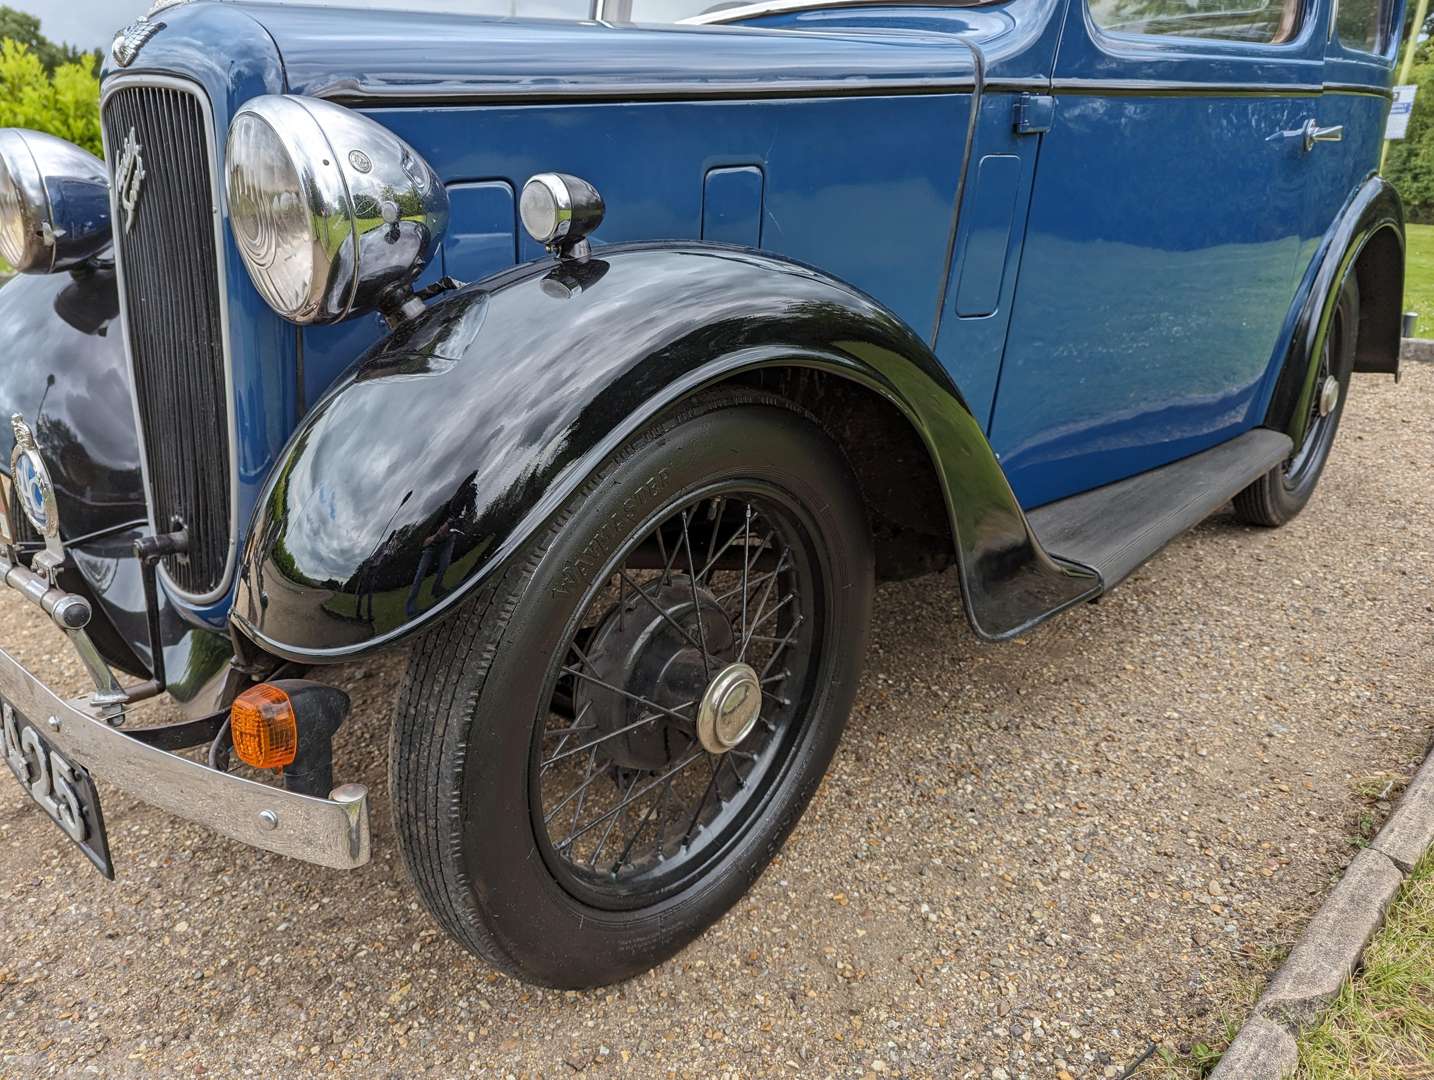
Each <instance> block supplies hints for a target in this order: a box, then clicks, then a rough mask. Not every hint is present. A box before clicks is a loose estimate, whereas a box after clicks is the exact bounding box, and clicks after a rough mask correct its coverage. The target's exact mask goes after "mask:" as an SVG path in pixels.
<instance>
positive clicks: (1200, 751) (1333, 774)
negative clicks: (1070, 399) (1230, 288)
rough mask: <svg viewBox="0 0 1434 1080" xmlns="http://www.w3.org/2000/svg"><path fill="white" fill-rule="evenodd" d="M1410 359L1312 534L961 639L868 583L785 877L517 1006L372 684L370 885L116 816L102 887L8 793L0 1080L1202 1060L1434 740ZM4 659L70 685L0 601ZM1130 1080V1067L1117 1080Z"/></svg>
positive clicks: (1358, 394) (1279, 537)
mask: <svg viewBox="0 0 1434 1080" xmlns="http://www.w3.org/2000/svg"><path fill="white" fill-rule="evenodd" d="M1431 415H1434V367H1429V366H1423V365H1419V366H1415V367H1414V368H1413V370H1410V371H1408V372H1407V374H1406V378H1405V380H1404V383H1403V384H1402V385H1400V386H1398V387H1395V386H1394V385H1392V384H1391V383H1390V382H1389V381H1388V380H1387V379H1383V378H1361V379H1359V380H1357V382H1356V384H1355V389H1354V397H1353V399H1352V401H1351V404H1350V407H1349V409H1348V411H1347V413H1346V416H1345V420H1344V429H1343V431H1342V433H1341V435H1340V439H1339V443H1338V445H1337V446H1336V449H1335V452H1334V457H1333V460H1332V462H1331V465H1330V468H1329V471H1328V472H1327V474H1326V477H1325V480H1324V483H1323V485H1322V487H1321V489H1320V492H1319V494H1318V495H1317V496H1316V498H1315V501H1314V503H1313V505H1312V506H1311V508H1310V509H1309V510H1308V511H1306V513H1305V514H1304V516H1302V517H1301V518H1300V519H1299V520H1298V521H1297V522H1295V523H1294V524H1293V525H1291V526H1289V527H1287V528H1285V529H1283V530H1281V531H1276V532H1264V531H1258V530H1252V529H1247V528H1244V527H1242V526H1239V525H1237V524H1235V523H1234V521H1233V518H1232V517H1231V516H1230V515H1229V514H1228V513H1222V514H1219V515H1217V516H1216V517H1214V518H1212V519H1211V520H1210V521H1208V522H1206V523H1205V524H1204V525H1203V526H1201V527H1200V528H1199V529H1197V530H1196V531H1195V532H1193V533H1192V534H1190V535H1188V536H1186V537H1184V538H1182V539H1180V540H1178V541H1177V542H1176V543H1174V544H1173V545H1171V547H1170V548H1169V549H1167V551H1166V552H1165V553H1164V554H1162V555H1161V556H1160V557H1158V558H1157V559H1156V560H1155V561H1154V562H1153V563H1151V564H1150V565H1148V566H1147V567H1145V568H1144V569H1142V570H1141V571H1139V572H1138V573H1137V574H1136V575H1135V577H1133V578H1132V579H1131V580H1130V581H1128V582H1127V583H1126V584H1125V585H1123V586H1122V587H1121V588H1120V589H1119V590H1117V591H1116V592H1115V593H1113V594H1112V595H1111V596H1110V597H1109V598H1107V599H1106V600H1104V601H1102V602H1100V603H1099V604H1096V605H1090V606H1086V607H1084V608H1082V609H1081V610H1079V611H1076V612H1074V613H1072V614H1069V615H1067V616H1065V617H1063V618H1061V619H1059V620H1057V621H1056V622H1055V623H1054V624H1052V625H1048V626H1046V627H1045V628H1043V629H1042V630H1039V631H1037V632H1036V633H1035V634H1034V635H1032V636H1031V637H1029V638H1027V639H1026V640H1024V641H1021V642H1018V643H1016V644H1014V645H1005V646H988V645H981V644H977V643H976V642H975V641H973V640H972V638H971V635H970V633H969V632H968V631H967V630H966V628H965V626H964V624H963V623H962V622H961V620H960V618H959V617H958V616H957V614H956V611H957V605H958V595H957V586H956V580H955V576H954V574H946V575H944V576H942V577H939V578H928V579H924V580H919V581H915V582H907V583H901V584H895V585H888V586H885V587H883V588H882V589H881V590H880V592H879V595H878V600H877V612H876V627H875V633H874V645H873V650H872V653H871V656H870V658H869V660H868V663H867V669H866V677H865V681H864V683H863V689H862V692H861V695H860V698H859V700H858V703H857V707H856V711H855V713H854V715H853V717H852V721H851V725H850V727H849V728H848V731H847V735H846V738H845V741H844V743H843V746H842V749H841V750H840V751H839V752H838V755H837V760H836V763H835V765H834V767H833V769H832V772H831V775H830V776H829V777H828V779H827V781H826V783H825V785H824V786H823V788H822V790H821V792H820V793H819V794H818V796H817V798H816V800H815V801H814V803H813V805H812V807H811V809H810V810H809V811H808V813H807V815H806V817H805V819H804V820H803V822H802V824H801V825H800V826H799V827H798V829H797V831H796V833H795V835H794V837H793V839H792V841H791V842H790V843H789V845H788V847H787V848H786V850H785V852H784V854H783V855H782V856H781V857H780V858H779V860H778V861H777V862H776V863H775V864H774V865H773V866H772V868H771V869H770V870H768V871H767V873H766V875H765V876H764V877H763V878H762V879H761V880H760V882H759V883H758V884H757V886H756V887H755V888H754V889H753V890H752V892H751V894H750V895H749V896H748V897H747V898H746V899H745V900H744V901H743V902H741V903H740V904H739V905H738V906H737V908H736V909H735V910H734V911H733V912H732V914H730V915H729V916H728V917H726V918H725V919H723V920H722V921H721V922H720V923H719V924H718V925H717V926H716V927H714V928H713V929H712V930H711V931H709V932H708V933H707V935H706V936H705V937H703V938H702V939H700V940H699V941H698V942H697V943H696V944H695V945H693V946H692V947H690V948H689V949H687V950H686V951H685V952H684V953H682V954H681V955H680V956H679V957H678V958H677V959H676V960H674V961H672V962H670V963H668V964H666V965H665V966H663V967H662V968H660V969H659V970H657V971H655V972H651V973H649V974H647V975H644V976H642V977H640V978H638V979H635V980H633V981H632V982H630V983H627V984H624V985H622V986H619V987H616V988H612V989H609V990H605V991H596V992H592V993H559V992H544V991H539V990H535V989H533V988H531V987H528V986H524V985H522V984H520V983H517V982H514V981H512V980H509V979H507V978H505V977H501V976H499V975H497V974H495V973H494V972H493V971H491V970H490V969H489V968H488V967H486V966H485V965H484V964H483V963H481V962H479V961H478V960H475V959H473V958H472V957H470V956H468V955H467V954H466V953H464V952H462V951H460V950H459V949H458V948H457V947H456V946H454V945H452V944H450V943H449V942H448V940H447V939H446V938H444V937H443V936H441V935H440V933H439V932H438V931H437V930H436V929H435V927H434V926H433V925H432V924H431V923H430V922H429V920H428V918H427V917H426V916H425V914H424V913H423V912H422V911H420V910H419V907H418V904H417V903H416V901H415V899H414V895H413V892H412V891H411V889H410V888H409V885H408V882H407V880H406V879H405V876H404V871H403V866H402V861H401V859H400V857H399V855H398V852H397V851H396V850H395V847H394V839H393V833H392V830H391V828H390V826H389V821H388V813H389V811H388V804H387V797H386V782H385V775H384V770H385V765H384V747H385V743H386V739H387V725H388V715H389V710H390V708H391V698H392V696H393V693H394V690H395V687H396V683H397V681H398V679H399V676H400V673H401V670H402V664H401V658H391V657H390V658H384V659H382V660H380V661H377V662H374V663H371V664H367V665H362V666H351V667H347V668H344V669H343V670H342V672H341V678H342V682H343V683H344V684H345V685H346V686H347V687H348V688H349V689H350V691H351V692H352V693H353V694H354V697H355V700H356V705H357V709H356V715H355V719H354V720H352V721H351V722H350V725H349V726H348V727H347V728H346V729H345V731H344V732H343V733H342V734H341V735H340V740H339V742H340V745H339V750H338V756H339V760H338V763H337V772H338V774H339V776H340V777H341V778H344V779H356V780H360V781H362V782H364V783H366V784H368V785H369V786H370V788H371V789H372V790H373V791H374V792H375V794H376V805H375V807H374V809H375V816H374V852H375V855H374V860H373V862H372V863H371V864H370V865H368V866H367V867H364V868H363V869H361V870H359V871H355V872H352V873H349V874H343V873H340V872H335V871H327V870H322V869H319V868H317V867H311V866H306V865H302V864H300V863H295V862H289V861H286V860H284V859H282V858H279V857H278V856H271V855H267V854H263V853H260V852H256V851H252V850H249V849H247V848H244V847H241V846H239V845H237V844H234V843H231V842H229V841H227V840H223V839H220V838H217V837H215V836H214V835H212V834H210V833H208V832H206V831H205V830H203V829H201V828H199V827H197V826H190V825H187V824H183V823H180V822H177V821H175V820H174V819H171V818H169V817H167V816H165V815H164V814H162V813H160V812H158V811H155V810H151V809H149V808H147V807H145V806H143V805H140V804H138V803H136V802H134V801H133V800H131V799H128V798H126V797H124V796H123V795H120V794H118V793H116V792H114V791H106V790H104V788H103V787H102V789H101V790H102V794H103V795H104V797H105V804H104V805H105V816H106V821H107V823H108V825H109V831H110V843H111V847H112V849H113V851H114V853H115V860H116V864H117V867H118V873H119V880H118V881H117V882H115V883H114V884H111V883H108V882H106V881H104V880H103V879H102V878H100V877H99V876H98V875H97V874H95V873H93V872H92V871H91V870H90V869H89V865H88V863H86V862H85V860H84V858H83V857H82V856H81V855H80V854H79V853H78V852H77V851H75V850H73V849H72V848H71V847H70V846H69V845H68V844H67V843H65V842H64V841H63V839H62V837H61V836H60V834H59V832H58V831H57V830H56V829H55V828H54V827H53V826H52V825H50V824H49V823H48V822H47V821H45V820H44V819H43V818H42V817H41V815H40V813H39V812H38V811H37V810H34V809H33V808H31V807H30V806H29V805H27V800H26V799H25V798H23V797H22V796H21V794H20V792H19V791H18V789H17V788H16V787H15V786H14V785H13V784H10V783H9V782H8V780H5V778H4V777H3V776H0V781H3V782H0V1017H3V1020H4V1023H3V1026H0V1076H5V1077H22V1076H23V1077H36V1076H70V1075H84V1074H86V1073H90V1074H97V1075H102V1076H106V1077H123V1076H165V1077H169V1076H275V1075H286V1076H300V1075H304V1076H307V1075H323V1074H327V1073H333V1074H336V1075H342V1076H361V1077H369V1076H376V1077H390V1076H391V1077H414V1076H432V1077H452V1076H457V1075H466V1074H470V1073H479V1074H483V1075H493V1074H497V1075H502V1076H507V1075H513V1076H521V1075H530V1076H531V1075H534V1074H541V1075H543V1076H545V1077H565V1076H573V1075H576V1074H577V1073H579V1072H581V1073H582V1074H583V1075H584V1076H590V1075H597V1076H644V1077H647V1076H665V1075H669V1074H675V1075H679V1076H689V1075H691V1076H703V1077H707V1076H724V1075H732V1076H754V1075H795V1074H801V1075H803V1076H826V1075H834V1076H861V1075H865V1074H873V1073H874V1074H884V1075H896V1074H900V1075H912V1076H955V1077H968V1076H969V1077H976V1076H989V1077H1008V1078H1009V1080H1016V1078H1017V1077H1021V1076H1031V1077H1065V1076H1067V1075H1069V1076H1070V1077H1110V1076H1115V1075H1117V1074H1118V1073H1119V1072H1120V1071H1121V1069H1123V1068H1124V1066H1125V1065H1126V1064H1127V1063H1128V1062H1130V1061H1131V1060H1133V1059H1134V1058H1135V1057H1137V1056H1138V1055H1139V1054H1140V1053H1141V1052H1143V1051H1144V1050H1145V1048H1146V1047H1147V1046H1148V1045H1149V1043H1150V1041H1151V1040H1157V1041H1160V1042H1162V1043H1164V1044H1166V1045H1168V1046H1170V1047H1172V1048H1177V1047H1180V1046H1182V1045H1184V1044H1189V1043H1191V1042H1196V1041H1202V1040H1205V1039H1208V1038H1212V1037H1217V1036H1218V1035H1219V1033H1220V1032H1221V1030H1222V1028H1223V1014H1224V1013H1225V1012H1226V1011H1229V1010H1234V1011H1236V1012H1238V1010H1239V1009H1240V1007H1241V1004H1242V997H1241V995H1242V993H1243V992H1244V989H1245V988H1246V987H1247V986H1248V985H1250V984H1251V983H1252V982H1255V981H1258V980H1259V979H1262V978H1263V977H1264V976H1265V975H1267V974H1268V973H1269V972H1270V971H1271V970H1273V968H1274V966H1275V965H1276V962H1277V960H1278V949H1279V948H1280V947H1281V946H1282V945H1283V944H1285V943H1287V942H1289V941H1290V940H1291V939H1292V938H1293V936H1294V935H1295V934H1296V933H1297V932H1298V929H1299V927H1300V925H1301V923H1302V921H1303V919H1304V918H1305V917H1306V916H1307V915H1308V914H1309V913H1310V912H1311V911H1313V909H1314V908H1315V907H1316V906H1317V905H1318V902H1319V899H1320V897H1321V895H1322V894H1323V893H1324V891H1325V890H1326V889H1327V888H1328V887H1329V885H1330V883H1331V881H1332V880H1333V879H1334V878H1335V877H1336V876H1337V874H1338V872H1339V871H1340V869H1341V868H1342V866H1343V865H1344V864H1345V862H1346V861H1347V860H1348V858H1349V857H1350V855H1351V854H1352V853H1353V851H1354V845H1355V844H1356V843H1357V842H1358V838H1359V837H1360V835H1361V834H1362V832H1363V833H1367V832H1368V831H1369V830H1370V829H1371V828H1372V827H1373V825H1374V823H1375V822H1377V820H1378V818H1379V817H1380V816H1381V814H1382V812H1383V810H1384V809H1386V808H1387V801H1386V802H1380V800H1379V796H1380V795H1384V796H1385V798H1386V800H1387V798H1388V795H1389V794H1390V792H1388V791H1386V790H1385V788H1387V786H1388V784H1387V780H1388V779H1389V778H1392V777H1393V776H1396V775H1405V774H1407V773H1408V772H1410V771H1412V768H1413V766H1414V764H1415V763H1416V762H1417V760H1418V759H1419V758H1420V757H1421V756H1422V752H1423V750H1424V747H1425V745H1426V742H1427V740H1428V739H1429V736H1430V730H1431V728H1434V714H1431V705H1430V702H1431V700H1434V650H1431V648H1430V644H1431V642H1430V637H1431V628H1434V615H1431V612H1434V576H1431V574H1430V573H1429V569H1428V568H1429V566H1430V565H1431V561H1434V484H1431V478H1434V465H1431V462H1434V423H1431V420H1430V417H1431ZM0 642H4V643H5V646H6V648H8V649H11V650H12V651H14V652H17V653H18V654H19V655H20V656H21V657H22V658H24V659H26V660H28V661H29V662H30V663H31V664H32V665H38V666H39V668H40V670H47V671H53V670H55V666H56V665H57V664H62V663H63V664H64V665H65V667H66V670H67V671H68V672H69V674H70V676H71V679H72V681H73V683H74V685H75V686H76V687H77V688H78V686H79V682H78V670H77V668H76V666H75V664H74V663H73V662H71V661H70V660H69V658H68V655H67V654H66V652H65V649H64V646H63V643H62V642H61V641H60V639H59V637H58V634H57V633H56V632H55V631H53V630H51V629H49V628H48V627H47V626H45V625H43V624H42V623H41V621H40V618H39V617H38V616H37V615H36V614H35V613H32V612H31V611H30V610H28V609H25V608H23V607H22V605H21V604H20V603H19V601H18V600H17V599H15V598H14V597H13V596H11V595H10V594H8V593H7V594H6V595H5V596H4V597H3V599H0ZM1142 1075H1143V1074H1142Z"/></svg>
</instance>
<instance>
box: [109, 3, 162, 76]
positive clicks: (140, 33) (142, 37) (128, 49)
mask: <svg viewBox="0 0 1434 1080" xmlns="http://www.w3.org/2000/svg"><path fill="white" fill-rule="evenodd" d="M163 29H164V23H162V22H150V21H149V20H148V19H146V18H145V17H144V16H143V15H141V16H140V17H139V18H138V19H136V20H135V21H134V22H132V23H130V24H129V25H128V26H126V27H125V28H124V29H123V30H121V31H120V32H119V33H118V34H116V35H115V39H114V42H113V44H111V45H110V55H111V56H113V57H114V60H115V63H116V64H118V65H119V66H120V67H129V66H130V65H131V64H133V63H134V58H135V57H136V56H138V55H139V51H140V49H142V48H144V44H145V42H147V41H148V40H149V39H150V38H152V37H154V35H155V34H157V33H159V32H160V31H161V30H163Z"/></svg>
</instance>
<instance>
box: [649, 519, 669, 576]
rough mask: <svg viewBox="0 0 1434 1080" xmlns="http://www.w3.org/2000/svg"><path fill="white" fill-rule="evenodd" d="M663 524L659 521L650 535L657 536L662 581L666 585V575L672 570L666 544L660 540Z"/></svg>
mask: <svg viewBox="0 0 1434 1080" xmlns="http://www.w3.org/2000/svg"><path fill="white" fill-rule="evenodd" d="M664 524H666V523H665V522H661V521H659V522H658V523H657V528H656V529H655V530H653V534H652V535H653V536H655V537H657V553H658V554H659V555H661V556H662V583H663V584H664V585H666V584H667V575H668V573H669V572H670V571H671V570H672V560H671V559H669V558H668V557H667V545H666V544H664V543H663V542H662V526H663V525H664Z"/></svg>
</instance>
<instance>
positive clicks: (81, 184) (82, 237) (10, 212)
mask: <svg viewBox="0 0 1434 1080" xmlns="http://www.w3.org/2000/svg"><path fill="white" fill-rule="evenodd" d="M109 242H110V194H109V178H108V177H107V176H106V174H105V164H104V162H103V161H101V160H100V159H99V158H97V157H95V156H94V155H93V154H91V153H90V152H89V151H87V150H82V149H81V148H80V147H78V146H76V145H75V144H74V143H68V142H66V141H65V140H64V139H57V138H56V137H55V136H53V135H46V134H45V133H44V132H41V131H28V130H26V129H25V128H0V258H3V259H4V260H5V261H6V262H8V263H9V264H10V265H11V266H13V267H14V268H15V269H16V270H19V271H21V272H22V273H26V274H48V273H51V272H53V271H55V270H66V269H68V268H69V267H72V266H77V265H79V264H80V263H82V262H84V261H85V260H86V259H89V258H91V257H92V256H94V255H96V254H98V253H99V252H101V251H103V250H104V248H105V245H107V244H108V243H109Z"/></svg>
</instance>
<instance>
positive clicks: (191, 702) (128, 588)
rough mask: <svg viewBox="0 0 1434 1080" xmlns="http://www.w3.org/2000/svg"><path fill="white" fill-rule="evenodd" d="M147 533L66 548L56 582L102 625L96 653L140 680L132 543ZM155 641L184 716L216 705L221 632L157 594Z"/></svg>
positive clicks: (145, 649) (141, 650)
mask: <svg viewBox="0 0 1434 1080" xmlns="http://www.w3.org/2000/svg"><path fill="white" fill-rule="evenodd" d="M148 531H149V526H148V524H145V523H137V524H135V525H133V526H131V527H129V528H125V529H120V530H118V531H115V532H111V533H107V534H105V535H103V536H97V537H93V538H91V539H89V540H86V541H84V542H83V543H80V544H76V545H73V546H71V547H70V548H69V549H68V554H69V557H70V562H71V564H72V569H69V570H67V571H66V577H65V579H64V580H63V581H62V584H63V585H64V586H65V587H66V588H68V589H70V590H71V591H73V592H80V593H83V594H85V595H87V596H89V597H90V598H91V599H92V600H93V601H95V602H96V604H97V609H98V612H97V615H98V616H102V618H103V622H104V624H105V625H106V627H107V633H106V634H105V635H104V636H103V637H99V636H97V637H96V644H97V645H98V646H99V647H100V651H101V652H102V653H103V654H104V655H105V657H106V659H108V660H109V661H110V662H111V663H112V664H114V665H115V666H117V667H119V668H121V669H122V670H124V671H127V672H129V673H131V674H133V675H136V676H139V677H141V678H148V677H149V675H150V672H151V668H150V663H151V656H152V654H151V651H150V642H149V626H148V614H147V609H146V606H145V598H144V584H143V579H142V577H141V571H140V563H139V560H138V559H136V558H135V557H134V542H135V540H137V539H138V538H139V537H140V536H143V535H144V534H146V533H147V532H148ZM158 599H159V631H160V643H161V646H162V647H163V649H164V667H165V676H166V679H167V689H168V692H169V694H170V696H171V697H173V698H174V699H175V700H176V701H178V702H180V703H181V704H182V705H184V706H185V707H186V708H185V711H186V712H187V713H189V714H190V715H194V714H196V713H203V712H207V711H209V710H210V709H213V708H215V707H217V706H216V701H217V695H218V691H219V688H220V684H221V683H222V682H223V677H224V675H225V673H226V672H227V671H228V667H229V657H230V655H231V654H232V649H231V647H230V644H229V638H228V636H227V635H225V634H221V633H217V632H215V631H213V630H209V629H206V628H205V627H202V626H199V625H197V624H196V623H195V622H194V621H193V620H192V619H190V618H186V617H185V613H184V612H183V611H181V610H180V609H179V608H178V607H176V606H175V604H174V603H173V601H171V600H170V599H169V595H168V593H166V592H165V591H164V590H163V589H161V590H159V593H158Z"/></svg>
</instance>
